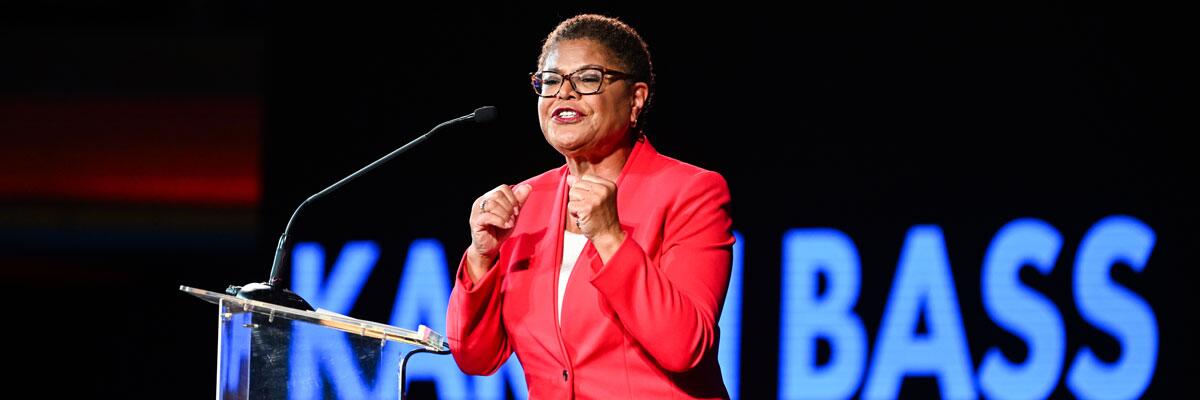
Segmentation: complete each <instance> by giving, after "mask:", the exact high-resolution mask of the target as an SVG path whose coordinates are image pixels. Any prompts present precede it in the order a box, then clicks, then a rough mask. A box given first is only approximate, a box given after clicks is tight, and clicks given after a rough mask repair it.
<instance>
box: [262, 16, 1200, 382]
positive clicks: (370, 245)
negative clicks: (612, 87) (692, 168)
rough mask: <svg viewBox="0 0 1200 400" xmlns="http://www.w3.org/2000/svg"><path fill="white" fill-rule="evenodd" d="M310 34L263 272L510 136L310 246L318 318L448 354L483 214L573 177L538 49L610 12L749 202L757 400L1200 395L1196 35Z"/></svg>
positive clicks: (282, 74)
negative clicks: (476, 204)
mask: <svg viewBox="0 0 1200 400" xmlns="http://www.w3.org/2000/svg"><path fill="white" fill-rule="evenodd" d="M296 7H300V8H293V9H290V10H289V11H288V12H286V13H284V15H283V16H280V17H277V18H275V19H274V20H273V25H272V29H271V30H270V33H269V36H268V40H267V43H268V59H267V65H268V70H267V76H268V79H267V85H266V97H265V130H264V152H265V153H264V160H265V161H264V168H265V170H264V184H265V190H264V192H263V193H264V207H263V210H264V214H263V220H262V221H263V224H262V226H261V228H260V231H261V234H262V235H261V237H262V238H264V240H261V243H262V244H263V246H262V247H263V249H262V252H261V254H262V255H263V256H262V258H263V259H264V261H265V259H266V258H267V257H266V254H267V252H268V251H269V247H271V246H272V245H273V243H272V240H271V238H273V237H274V236H275V235H277V234H278V232H279V231H280V230H281V229H282V228H283V225H284V222H285V221H286V218H287V216H288V215H290V213H291V209H292V207H294V206H295V205H296V204H298V203H299V202H300V201H301V200H302V199H303V198H305V197H306V196H308V195H310V194H311V193H314V192H316V191H318V190H320V189H321V188H323V187H324V186H325V185H328V184H330V183H332V182H334V181H336V180H337V179H339V178H340V177H341V176H342V175H345V174H348V173H350V172H352V171H354V170H355V169H357V168H358V167H359V166H361V165H363V164H366V163H367V162H369V161H372V160H374V159H375V158H377V157H379V156H381V155H383V154H385V153H387V152H388V151H390V150H391V149H393V148H395V147H398V146H399V145H401V144H403V143H405V142H407V141H408V140H410V139H412V138H414V137H416V136H418V135H420V134H422V133H424V132H425V131H426V130H428V129H429V128H431V127H432V126H434V125H436V124H437V123H439V122H441V121H443V120H447V119H450V118H454V117H457V116H460V115H463V114H466V113H469V112H471V111H472V110H473V109H474V108H476V107H478V106H482V105H495V106H497V107H499V110H500V116H501V117H500V120H499V121H498V122H496V123H494V124H490V125H485V126H470V125H467V126H462V127H456V128H453V129H449V130H447V131H445V132H442V133H441V134H440V135H439V136H437V137H434V138H432V139H430V140H429V141H428V142H425V143H424V144H422V145H421V146H420V147H418V148H416V149H415V150H413V151H411V152H410V153H408V154H405V155H403V156H402V157H401V158H398V159H396V160H395V161H394V162H392V163H391V164H389V165H387V166H386V167H384V168H382V169H380V170H378V171H377V172H375V173H373V174H372V175H370V176H367V177H364V178H362V179H360V180H358V181H355V182H354V183H352V184H351V185H349V186H347V187H345V188H344V189H343V190H342V191H340V192H337V193H334V194H332V195H330V196H328V197H327V198H326V199H323V200H321V201H320V202H318V203H316V204H313V205H312V206H311V207H310V208H308V209H307V210H305V212H304V213H303V214H301V215H300V216H299V217H298V220H297V222H296V226H295V232H294V233H295V235H294V238H295V239H296V240H297V241H298V243H297V245H296V247H295V248H294V249H293V250H292V254H293V258H292V260H293V266H294V272H293V273H294V281H295V282H296V290H297V291H299V292H300V293H301V294H302V295H304V296H305V297H307V298H308V299H309V300H310V301H312V302H314V304H315V305H317V306H320V307H325V308H331V309H333V310H334V311H338V312H343V313H348V314H350V315H352V316H354V317H358V318H365V319H371V320H376V321H381V322H387V323H392V324H397V325H400V326H402V327H409V328H413V327H415V326H416V325H417V324H425V325H429V326H431V327H434V328H435V329H438V330H444V328H445V320H444V319H445V307H446V302H447V298H448V296H449V292H450V288H451V286H452V282H453V281H452V276H453V274H454V272H455V270H454V268H455V267H456V264H457V261H458V260H459V258H460V257H461V255H462V252H463V250H464V249H465V248H466V245H467V244H468V243H469V237H468V232H467V216H468V213H469V207H470V205H471V203H472V201H473V200H474V199H475V198H476V197H477V196H479V195H481V194H483V193H484V192H486V191H488V190H490V189H491V188H493V187H495V186H496V185H499V184H502V183H508V184H512V183H517V182H519V181H521V180H523V179H525V178H527V177H530V176H533V175H536V174H538V173H541V172H543V171H545V170H547V169H551V168H555V167H557V166H559V165H561V163H562V157H561V156H560V155H558V154H557V153H556V152H555V151H554V150H553V149H551V148H550V147H549V146H548V145H546V144H545V142H544V140H543V139H542V137H541V132H540V130H539V128H538V125H537V119H536V111H535V102H536V98H535V97H534V95H533V93H532V92H531V91H530V89H529V87H528V84H527V78H528V75H529V73H530V72H532V71H534V70H535V68H536V65H535V61H536V58H537V56H538V51H539V50H540V44H541V42H540V41H541V39H542V38H543V37H544V35H545V34H546V33H547V32H549V31H550V30H551V29H552V28H553V27H554V26H555V25H556V23H557V22H559V21H560V20H561V19H562V18H565V17H568V16H570V15H573V14H574V11H590V10H595V11H607V12H608V13H609V14H612V15H616V16H619V17H622V18H623V19H625V20H626V21H627V22H629V23H630V24H632V25H633V26H634V27H635V28H637V29H639V30H640V31H641V32H642V34H643V35H644V36H645V38H646V40H647V41H648V42H649V44H650V50H651V52H652V54H653V57H654V65H655V69H656V72H657V73H658V83H659V84H658V86H657V88H656V89H657V92H656V93H655V97H654V106H653V108H652V110H651V121H650V123H649V127H648V130H647V131H648V137H649V138H650V140H651V141H652V142H653V143H654V144H655V146H656V147H657V148H658V149H659V150H660V151H661V152H663V153H665V154H667V155H670V156H673V157H676V158H679V159H682V160H684V161H687V162H690V163H694V164H696V165H699V166H701V167H704V168H708V169H712V170H715V171H718V172H720V173H721V174H723V175H724V176H725V178H726V179H727V180H728V181H729V184H730V187H731V190H732V195H733V217H734V228H735V229H736V230H737V239H738V241H737V245H736V247H735V249H734V255H735V260H734V276H733V280H732V283H731V286H730V290H729V295H728V297H727V299H726V303H725V308H724V312H723V314H722V316H721V323H720V325H721V343H720V346H721V349H720V350H721V354H720V356H721V365H722V369H723V372H724V374H725V382H726V385H727V386H728V387H729V389H730V392H731V394H733V395H734V397H741V398H769V397H779V398H839V397H852V396H861V397H867V398H890V397H897V396H900V397H910V398H929V397H933V396H939V395H940V396H941V397H943V398H974V397H985V398H1039V397H1047V396H1052V397H1071V396H1076V397H1084V398H1138V397H1160V396H1169V395H1170V394H1171V393H1175V392H1176V391H1178V390H1188V389H1187V388H1188V387H1189V386H1188V384H1187V383H1186V382H1185V381H1183V379H1184V376H1185V372H1186V371H1187V370H1189V369H1190V363H1191V362H1192V361H1191V358H1190V357H1191V355H1192V354H1194V352H1193V345H1192V343H1191V339H1190V336H1191V335H1189V334H1188V330H1186V329H1185V326H1187V325H1188V324H1189V323H1191V322H1194V320H1195V317H1194V315H1195V313H1194V312H1191V311H1189V307H1187V306H1186V305H1185V302H1186V301H1187V300H1186V299H1187V298H1189V295H1190V293H1191V292H1190V290H1189V289H1190V285H1189V282H1188V279H1187V277H1189V276H1190V271H1188V270H1189V269H1190V267H1189V266H1190V265H1192V264H1193V261H1192V260H1194V259H1193V257H1192V256H1193V255H1194V254H1195V251H1194V248H1195V247H1194V246H1195V244H1196V240H1195V239H1196V235H1195V234H1194V233H1193V232H1194V230H1193V229H1194V227H1193V225H1194V224H1195V223H1196V222H1197V218H1196V217H1197V213H1196V207H1195V204H1196V203H1195V200H1196V198H1195V197H1194V196H1193V195H1192V193H1193V192H1194V190H1193V187H1192V186H1193V185H1194V184H1195V179H1194V177H1195V175H1194V172H1186V171H1194V167H1195V162H1194V159H1192V158H1191V157H1189V156H1188V154H1189V153H1190V152H1189V151H1188V150H1187V148H1186V147H1185V146H1183V145H1182V144H1181V143H1182V142H1181V141H1180V139H1177V137H1179V136H1178V135H1179V134H1181V133H1184V130H1183V129H1182V127H1181V126H1179V125H1178V124H1177V123H1178V122H1179V120H1180V118H1178V117H1180V116H1181V113H1180V111H1181V109H1182V107H1181V105H1180V104H1179V103H1177V101H1179V100H1181V99H1182V96H1184V95H1185V94H1184V93H1183V92H1182V91H1180V90H1179V89H1177V88H1176V87H1175V84H1174V83H1173V82H1174V81H1175V79H1176V78H1178V77H1180V76H1183V73H1182V72H1183V71H1184V70H1183V69H1181V68H1182V67H1179V66H1176V65H1174V63H1173V60H1175V59H1176V58H1177V57H1176V56H1175V55H1173V54H1174V53H1175V52H1178V51H1180V48H1179V47H1178V45H1180V44H1181V40H1180V39H1179V38H1178V37H1175V36H1174V35H1173V34H1174V33H1176V32H1180V31H1181V30H1182V28H1181V26H1180V25H1178V23H1179V21H1177V20H1173V19H1170V18H1169V17H1167V16H1146V17H1143V16H1139V15H1135V14H1113V15H1108V16H1106V17H1075V16H1069V15H1062V14H1060V13H1059V12H1058V11H1060V10H1037V11H1038V12H1037V13H1026V14H1039V15H1040V16H1037V17H1029V16H1026V17H1016V18H1008V17H993V16H987V15H984V14H990V12H988V10H978V9H972V10H959V11H967V12H965V13H963V14H962V15H958V16H954V17H944V16H937V14H935V13H930V12H928V11H929V10H926V9H924V8H922V7H908V6H905V7H898V6H897V7H898V8H894V7H886V6H884V7H867V8H868V9H867V10H865V11H866V12H862V11H864V10H858V9H856V8H854V7H845V8H838V9H826V8H812V9H801V10H796V11H788V12H773V11H771V10H770V9H769V8H770V7H769V6H766V5H760V6H758V7H734V6H713V7H711V8H706V9H692V8H691V7H662V8H661V9H645V8H643V7H639V6H633V5H628V6H615V8H613V6H609V7H606V8H594V9H588V8H582V9H579V10H567V11H564V10H553V11H546V10H543V9H541V8H540V7H536V6H522V7H517V6H502V5H489V6H475V7H465V8H463V9H454V10H450V9H414V8H409V7H408V6H404V7H395V8H392V9H388V10H366V9H361V8H355V7H348V6H336V7H332V6H330V5H327V4H326V5H321V6H312V7H307V8H305V7H304V6H296ZM331 7H332V8H331ZM1110 11H1115V10H1110ZM261 273H262V274H265V273H266V263H265V262H264V264H263V271H261ZM647 345H653V344H647ZM336 348H337V346H333V345H331V346H328V347H322V346H317V347H315V348H313V349H312V351H318V352H327V354H332V353H335V352H336V351H337V350H336ZM334 356H335V357H337V356H341V357H352V355H350V354H344V355H337V354H334ZM302 370H320V371H327V372H326V378H327V382H326V387H325V390H327V391H329V392H331V393H343V394H344V393H375V394H377V395H380V396H382V397H386V396H390V395H391V394H390V393H389V390H390V389H391V388H392V387H394V382H395V381H394V379H395V377H394V376H392V375H391V374H390V373H389V372H388V371H390V369H388V368H382V367H380V368H375V367H371V366H365V367H364V368H363V371H370V372H362V373H361V374H349V375H347V374H345V373H344V371H343V373H335V372H332V371H334V369H333V368H332V367H331V366H329V365H307V366H303V369H302ZM376 370H378V371H380V372H379V374H378V375H376V373H375V372H374V371H376ZM347 376H352V378H348V377H347ZM409 376H411V377H412V378H413V380H414V383H413V392H414V393H416V394H417V395H423V396H430V397H432V396H435V395H436V396H438V397H439V398H466V397H477V398H503V397H504V396H507V395H510V394H508V393H510V391H511V392H512V393H514V394H515V395H516V397H518V398H520V397H523V396H524V394H523V390H524V383H523V379H522V375H521V372H520V366H519V364H518V363H517V360H516V357H513V359H511V360H510V362H509V364H507V366H506V367H505V368H503V369H501V370H500V372H498V373H497V375H496V376H493V377H488V378H479V377H468V376H465V375H463V374H461V373H460V372H458V370H457V369H456V367H455V366H454V364H453V361H452V360H451V359H450V358H449V357H441V358H434V357H423V358H417V359H415V360H414V362H413V364H412V366H411V370H410V374H409Z"/></svg>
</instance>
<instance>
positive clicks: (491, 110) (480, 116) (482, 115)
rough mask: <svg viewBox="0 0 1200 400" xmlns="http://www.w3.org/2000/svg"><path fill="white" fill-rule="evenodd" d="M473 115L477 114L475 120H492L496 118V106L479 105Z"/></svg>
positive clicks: (479, 121) (480, 121) (482, 121)
mask: <svg viewBox="0 0 1200 400" xmlns="http://www.w3.org/2000/svg"><path fill="white" fill-rule="evenodd" d="M471 115H474V116H475V122H478V123H484V122H492V120H494V119H496V107H493V106H483V107H479V108H477V109H475V112H473V113H471Z"/></svg>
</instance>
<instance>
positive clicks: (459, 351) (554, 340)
mask: <svg viewBox="0 0 1200 400" xmlns="http://www.w3.org/2000/svg"><path fill="white" fill-rule="evenodd" d="M566 177H567V167H566V166H565V165H564V166H563V167H560V168H557V169H553V170H550V171H547V172H546V173H543V174H541V175H538V176H536V177H534V178H532V179H529V180H527V181H525V183H528V184H530V185H532V186H533V190H532V191H531V192H530V194H529V197H528V198H527V199H526V201H525V205H524V207H523V208H521V216H520V217H519V218H518V219H517V224H516V227H515V228H514V229H515V230H514V231H513V234H512V235H511V236H510V237H509V239H508V240H507V241H505V242H504V243H503V244H502V245H501V247H500V256H499V258H498V260H497V262H496V266H495V267H493V268H492V269H490V270H488V272H487V273H486V274H484V276H483V277H482V278H480V279H479V281H478V282H472V281H471V278H470V277H469V276H468V275H467V273H466V255H465V254H464V256H463V259H462V261H461V262H460V264H459V268H458V274H457V277H456V279H455V284H454V290H453V292H452V293H451V294H450V305H449V309H448V311H447V315H446V332H447V338H448V339H449V342H450V349H451V352H453V354H454V360H455V361H456V362H457V363H458V366H459V368H461V369H462V370H463V371H464V372H466V373H469V374H476V375H490V374H492V373H495V372H496V370H497V369H499V367H500V365H501V364H503V363H504V361H506V360H507V359H508V357H509V354H511V352H514V351H515V352H516V353H517V357H518V359H520V361H521V365H522V367H523V368H524V370H525V381H526V383H527V384H528V386H529V396H530V398H533V399H569V398H573V397H577V398H581V399H593V398H594V399H618V398H623V399H675V398H683V399H692V398H728V397H729V395H728V393H727V392H726V390H725V385H724V383H723V382H722V380H721V369H720V366H718V365H717V338H718V337H719V332H718V329H717V321H718V319H719V317H720V310H721V305H722V303H724V301H725V292H726V290H727V289H728V287H729V270H730V264H731V262H732V261H731V260H732V259H731V254H732V247H733V234H732V231H731V224H732V221H731V219H730V217H729V188H728V186H727V185H726V183H725V179H724V178H722V177H721V175H719V174H717V173H715V172H712V171H707V170H704V169H701V168H698V167H695V166H692V165H689V164H686V163H683V162H681V161H678V160H675V159H672V158H669V157H666V156H663V155H660V154H658V152H656V151H655V150H654V148H653V147H651V146H650V143H649V142H648V141H647V140H646V139H645V138H642V139H639V141H638V143H637V144H636V145H635V146H634V148H633V151H632V153H630V156H629V160H628V161H626V163H625V167H624V168H623V169H622V170H621V175H620V177H619V178H618V179H617V182H616V183H617V211H618V214H619V215H620V219H621V226H622V227H623V228H624V230H625V233H626V239H625V241H624V243H622V245H621V247H620V249H618V250H617V252H616V253H615V254H614V255H613V257H612V259H611V260H609V261H608V263H607V264H604V263H603V262H602V261H600V256H599V255H598V253H597V252H596V248H595V247H593V246H592V244H591V243H590V242H589V243H588V244H587V245H586V246H585V247H584V250H583V253H582V254H581V255H580V257H579V259H578V261H577V262H576V264H575V269H574V271H573V272H572V273H571V277H570V280H569V281H568V282H567V289H566V295H565V297H564V299H563V302H562V307H563V311H562V324H561V326H560V324H559V322H558V320H557V319H556V318H555V315H556V311H557V310H556V308H557V304H556V303H557V302H556V300H557V299H556V297H557V296H558V275H559V274H558V272H559V269H560V264H561V263H562V235H563V221H564V215H565V213H566V203H567V202H566V198H567V189H568V186H567V183H566Z"/></svg>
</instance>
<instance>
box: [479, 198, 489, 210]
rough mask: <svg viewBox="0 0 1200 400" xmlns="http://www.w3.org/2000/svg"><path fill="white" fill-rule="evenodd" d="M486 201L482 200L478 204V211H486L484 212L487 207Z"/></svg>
mask: <svg viewBox="0 0 1200 400" xmlns="http://www.w3.org/2000/svg"><path fill="white" fill-rule="evenodd" d="M487 201H488V199H483V201H481V202H479V211H487V210H484V208H486V207H487Z"/></svg>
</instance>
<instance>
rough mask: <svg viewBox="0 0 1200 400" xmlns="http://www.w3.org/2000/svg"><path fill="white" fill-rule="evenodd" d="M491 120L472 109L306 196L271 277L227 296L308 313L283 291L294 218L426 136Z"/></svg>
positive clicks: (487, 110) (489, 111)
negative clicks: (457, 126)
mask: <svg viewBox="0 0 1200 400" xmlns="http://www.w3.org/2000/svg"><path fill="white" fill-rule="evenodd" d="M495 118H496V107H492V106H486V107H480V108H478V109H476V110H475V112H473V113H470V114H467V115H464V116H461V117H458V118H455V119H452V120H449V121H446V122H443V123H441V124H438V126H435V127H434V128H433V129H431V130H430V131H429V132H426V133H425V134H424V135H421V136H418V137H417V138H416V139H413V140H412V141H411V142H408V143H407V144H405V145H404V146H401V147H400V148H398V149H396V150H392V152H391V153H388V154H387V155H385V156H383V157H382V158H380V159H378V160H375V161H374V162H372V163H370V164H367V166H365V167H362V168H360V169H359V170H358V171H354V173H352V174H350V175H348V176H346V177H345V178H342V179H341V180H339V181H337V182H334V183H333V184H332V185H329V187H326V188H325V189H322V190H321V191H320V192H317V193H316V194H313V195H312V196H309V197H308V198H307V199H304V201H302V202H300V205H299V206H297V207H296V210H295V211H292V216H291V217H290V218H288V222H287V225H286V226H284V228H283V234H282V235H280V236H279V243H278V244H276V246H275V258H274V260H273V261H272V262H271V275H270V277H269V278H268V279H267V281H266V282H263V283H251V284H247V285H245V286H230V287H229V288H228V289H226V290H225V291H226V292H227V293H229V294H231V295H234V296H237V297H240V298H244V299H250V300H259V301H264V302H267V303H273V304H278V305H284V306H289V307H293V308H297V309H304V310H312V309H313V307H312V305H310V304H308V302H307V301H305V300H304V299H303V298H301V297H300V296H299V295H297V294H296V293H294V292H292V291H290V290H288V287H287V286H288V282H287V275H288V271H287V270H288V268H287V265H288V264H287V245H288V234H289V233H290V232H291V231H292V225H293V224H295V222H296V216H297V215H300V210H302V209H304V206H306V205H308V204H309V203H312V202H313V201H315V200H317V199H320V198H321V197H324V196H325V195H327V194H329V193H330V192H333V191H334V190H337V189H338V188H340V187H342V186H344V185H345V184H347V183H350V181H353V180H354V179H357V178H358V177H360V176H362V175H364V174H366V173H368V172H370V171H371V170H373V169H375V168H378V167H379V166H380V165H383V164H384V163H386V162H388V161H390V160H391V159H393V158H395V157H396V156H398V155H400V154H402V153H404V152H405V151H408V150H409V149H411V148H412V147H413V146H416V145H417V144H420V143H421V142H423V141H425V139H428V138H429V137H430V136H432V135H433V134H434V133H437V132H438V131H439V130H441V129H442V128H445V127H447V126H450V125H454V124H458V123H461V122H464V121H468V120H473V121H475V122H480V123H482V122H489V121H491V120H493V119H495Z"/></svg>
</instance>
